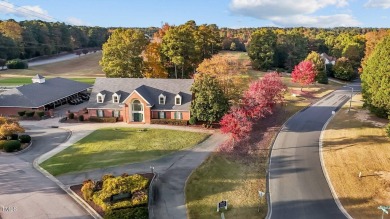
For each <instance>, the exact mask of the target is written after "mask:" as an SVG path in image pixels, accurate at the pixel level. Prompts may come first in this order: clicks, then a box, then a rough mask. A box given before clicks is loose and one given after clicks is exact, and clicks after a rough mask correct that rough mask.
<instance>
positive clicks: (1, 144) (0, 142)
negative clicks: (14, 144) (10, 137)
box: [0, 140, 7, 150]
mask: <svg viewBox="0 0 390 219" xmlns="http://www.w3.org/2000/svg"><path fill="white" fill-rule="evenodd" d="M6 142H7V140H0V150H2V149H3V148H4V145H5V143H6Z"/></svg>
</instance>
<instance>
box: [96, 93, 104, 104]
mask: <svg viewBox="0 0 390 219" xmlns="http://www.w3.org/2000/svg"><path fill="white" fill-rule="evenodd" d="M105 96H106V95H105V94H102V93H98V94H97V96H96V100H97V102H98V103H103V102H104V97H105Z"/></svg>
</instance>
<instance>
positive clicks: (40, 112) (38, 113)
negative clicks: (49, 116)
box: [36, 111, 45, 118]
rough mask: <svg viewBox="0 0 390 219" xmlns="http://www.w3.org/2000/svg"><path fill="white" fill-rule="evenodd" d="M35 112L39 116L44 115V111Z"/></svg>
mask: <svg viewBox="0 0 390 219" xmlns="http://www.w3.org/2000/svg"><path fill="white" fill-rule="evenodd" d="M36 114H37V116H39V118H41V117H42V116H44V115H45V112H43V111H38V112H36Z"/></svg>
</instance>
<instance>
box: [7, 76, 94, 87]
mask: <svg viewBox="0 0 390 219" xmlns="http://www.w3.org/2000/svg"><path fill="white" fill-rule="evenodd" d="M49 78H50V77H49ZM69 79H71V80H74V81H79V82H83V83H87V84H94V83H95V78H69ZM31 83H32V81H31V77H14V78H0V86H17V85H23V84H31Z"/></svg>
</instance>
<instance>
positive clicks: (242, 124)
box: [220, 72, 287, 141]
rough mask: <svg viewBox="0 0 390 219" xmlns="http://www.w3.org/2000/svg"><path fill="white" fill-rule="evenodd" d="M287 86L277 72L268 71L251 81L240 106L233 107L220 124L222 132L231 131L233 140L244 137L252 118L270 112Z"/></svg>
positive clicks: (257, 117)
mask: <svg viewBox="0 0 390 219" xmlns="http://www.w3.org/2000/svg"><path fill="white" fill-rule="evenodd" d="M286 89H287V86H286V85H284V84H283V82H282V80H281V78H280V76H279V74H278V73H276V72H273V73H268V74H266V75H265V76H264V77H263V78H261V79H259V80H256V81H254V82H252V83H251V84H250V85H249V88H248V89H247V90H246V91H245V92H244V94H243V97H242V101H241V102H242V104H241V106H240V107H233V108H232V109H231V110H230V112H229V113H228V114H226V115H225V116H224V117H223V118H222V120H221V122H220V124H221V131H222V132H223V133H231V134H232V137H233V138H234V140H237V141H239V140H242V139H245V138H246V137H247V136H248V135H249V133H250V132H251V130H252V126H253V122H254V120H257V119H260V118H262V117H265V116H266V115H267V114H271V113H272V110H273V107H274V106H275V104H276V103H278V102H281V101H283V97H284V92H285V91H286Z"/></svg>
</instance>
